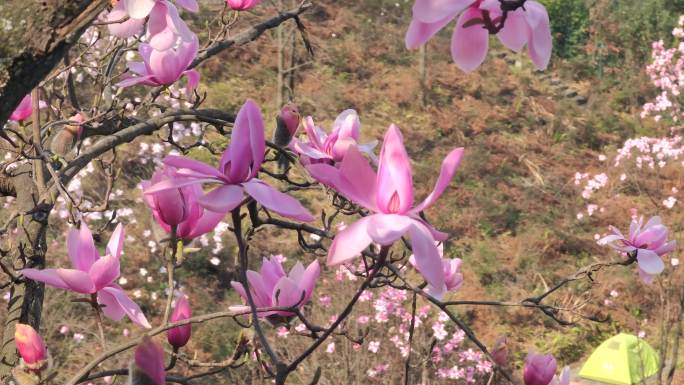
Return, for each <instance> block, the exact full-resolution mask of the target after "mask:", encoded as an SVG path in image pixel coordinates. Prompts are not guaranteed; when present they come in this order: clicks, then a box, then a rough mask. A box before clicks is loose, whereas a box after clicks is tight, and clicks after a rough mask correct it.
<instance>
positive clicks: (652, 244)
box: [599, 216, 677, 283]
mask: <svg viewBox="0 0 684 385" xmlns="http://www.w3.org/2000/svg"><path fill="white" fill-rule="evenodd" d="M643 222H644V218H643V217H641V218H639V221H638V222H637V221H635V220H633V221H632V222H631V224H630V226H629V236H628V237H625V236H624V235H622V233H621V232H620V230H618V229H617V228H615V227H613V226H610V232H611V234H610V235H607V236H605V237H603V238H602V239H601V240H599V243H600V244H610V247H612V248H613V249H615V250H618V251H620V252H623V253H636V258H637V263H638V264H639V275H640V276H641V278H642V280H644V282H646V283H651V282H652V281H653V279H654V278H655V276H656V275H658V274H660V273H662V271H663V270H664V269H665V264H664V263H663V261H662V260H661V259H660V257H661V256H663V255H665V254H667V253H669V252H671V251H672V250H674V248H675V246H676V245H677V241H670V242H667V234H668V230H667V227H665V226H664V225H663V224H662V222H661V220H660V217H658V216H655V217H653V218H651V219H649V220H648V222H646V226H644V227H643V228H642V225H643Z"/></svg>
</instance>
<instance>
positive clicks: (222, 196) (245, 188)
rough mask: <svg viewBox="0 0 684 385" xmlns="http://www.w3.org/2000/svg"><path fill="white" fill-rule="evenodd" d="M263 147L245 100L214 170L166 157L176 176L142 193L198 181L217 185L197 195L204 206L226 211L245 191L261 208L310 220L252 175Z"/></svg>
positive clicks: (258, 120)
mask: <svg viewBox="0 0 684 385" xmlns="http://www.w3.org/2000/svg"><path fill="white" fill-rule="evenodd" d="M265 146H266V145H265V141H264V120H263V117H262V115H261V111H259V107H258V106H257V104H256V103H254V102H253V101H252V100H248V101H247V102H246V103H245V104H244V105H243V106H242V108H240V111H239V112H238V114H237V117H236V118H235V124H234V126H233V132H232V135H231V141H230V145H229V146H228V148H227V149H226V151H225V152H224V153H223V156H222V157H221V161H220V162H219V167H218V169H216V168H213V167H211V166H209V165H207V164H206V163H202V162H200V161H197V160H194V159H190V158H186V157H181V156H167V157H166V158H165V159H164V163H165V164H167V165H169V166H172V167H177V168H178V173H177V176H178V178H175V179H173V180H164V181H162V182H159V183H157V184H155V185H154V186H151V187H150V188H149V189H148V190H147V191H146V192H145V193H146V194H151V193H156V192H158V191H164V190H168V189H175V188H180V187H183V186H188V185H192V184H199V183H213V184H219V187H217V188H215V189H214V190H212V191H211V192H209V193H207V194H206V195H203V196H201V197H199V198H198V201H199V203H200V204H201V205H202V206H203V207H204V208H206V209H208V210H211V211H215V212H220V213H227V212H229V211H231V210H233V209H234V208H236V207H238V206H239V205H240V204H241V203H242V200H243V199H244V193H245V192H246V193H247V194H249V195H250V196H251V197H252V198H254V200H256V201H257V202H259V203H261V204H262V205H263V206H264V207H266V208H267V209H269V210H271V211H274V212H276V213H278V214H280V215H282V216H285V217H289V218H293V219H297V220H301V221H312V220H313V219H314V218H313V217H312V216H311V214H310V213H309V211H308V210H307V209H305V208H304V207H303V206H302V205H301V204H300V203H299V201H297V200H296V199H294V198H292V197H291V196H289V195H287V194H284V193H281V192H280V191H278V190H276V189H275V188H273V187H271V186H270V185H268V184H267V183H266V182H264V181H262V180H260V179H258V178H256V176H257V173H258V172H259V169H260V167H261V163H262V162H263V160H264V150H265Z"/></svg>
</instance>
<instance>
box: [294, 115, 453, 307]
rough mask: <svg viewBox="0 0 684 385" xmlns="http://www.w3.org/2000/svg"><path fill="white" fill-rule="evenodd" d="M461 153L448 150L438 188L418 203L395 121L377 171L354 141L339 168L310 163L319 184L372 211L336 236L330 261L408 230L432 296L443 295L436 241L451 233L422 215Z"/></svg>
mask: <svg viewBox="0 0 684 385" xmlns="http://www.w3.org/2000/svg"><path fill="white" fill-rule="evenodd" d="M462 156H463V148H457V149H454V150H453V151H451V153H449V155H447V157H446V158H445V159H444V161H443V162H442V168H441V171H440V175H439V178H438V179H437V183H436V185H435V188H434V190H433V191H432V193H431V194H430V195H429V196H428V197H427V198H425V200H424V201H423V202H422V203H420V204H419V205H417V206H414V201H413V177H412V172H411V163H410V160H409V157H408V154H407V153H406V149H405V148H404V143H403V138H402V136H401V133H400V132H399V128H397V127H396V126H394V125H392V126H390V128H389V130H388V131H387V134H385V141H384V143H383V145H382V150H381V152H380V160H379V163H378V172H377V174H376V173H375V172H374V171H373V169H372V168H371V166H370V164H368V161H367V160H366V159H365V158H364V157H363V156H362V155H361V153H360V152H359V151H358V150H357V149H356V147H354V146H349V149H348V150H347V153H346V155H345V157H344V159H343V160H342V162H341V164H340V167H339V168H336V167H333V166H330V165H328V164H311V165H309V166H307V168H308V170H309V172H310V173H311V175H312V176H313V177H314V178H316V179H317V180H319V181H320V182H321V183H323V184H326V185H328V186H330V187H332V188H334V189H336V190H337V191H338V192H339V193H340V194H342V195H344V196H345V197H347V198H348V199H350V200H352V201H354V202H356V203H358V204H360V205H361V206H363V207H365V208H366V209H368V210H370V211H371V212H372V214H371V215H368V216H366V217H363V218H361V219H359V220H358V221H356V222H355V223H353V224H351V225H350V226H348V227H347V228H346V229H344V230H342V231H340V232H339V233H338V234H337V236H335V239H334V241H333V243H332V245H331V246H330V250H329V253H328V264H329V265H339V264H342V263H345V262H348V261H350V260H351V259H353V258H355V257H357V256H358V255H359V254H360V253H361V252H362V251H363V250H364V249H365V248H366V247H368V246H369V245H370V244H371V243H373V242H375V243H377V244H380V245H382V246H390V245H392V244H393V243H394V242H395V241H397V240H398V239H400V238H401V237H402V236H404V235H405V234H408V235H409V236H410V238H411V245H412V247H413V252H414V254H415V261H416V268H417V269H418V270H419V271H420V273H421V274H422V275H423V277H425V280H426V281H427V282H428V284H430V285H431V287H432V291H433V296H435V297H441V296H442V295H443V294H444V293H445V292H446V290H447V286H446V279H445V275H444V273H445V272H444V264H443V263H442V258H441V257H440V255H439V250H438V249H437V246H436V245H435V241H436V240H438V241H443V240H445V239H446V238H447V235H446V234H444V233H441V232H438V231H437V230H435V229H434V228H432V226H430V225H429V224H428V223H426V222H425V221H423V220H422V219H421V218H420V217H419V216H418V214H419V213H420V212H421V211H423V210H425V209H427V208H429V207H430V206H432V205H433V204H434V203H435V201H437V199H438V198H439V197H440V196H441V195H442V193H443V192H444V190H445V189H446V188H447V186H448V185H449V182H450V181H451V178H452V177H453V176H454V173H455V172H456V169H457V168H458V165H459V164H460V163H461V158H462Z"/></svg>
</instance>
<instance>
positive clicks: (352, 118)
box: [333, 110, 361, 140]
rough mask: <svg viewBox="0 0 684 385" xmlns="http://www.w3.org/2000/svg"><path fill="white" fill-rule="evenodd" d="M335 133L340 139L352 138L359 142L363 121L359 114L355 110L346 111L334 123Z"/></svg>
mask: <svg viewBox="0 0 684 385" xmlns="http://www.w3.org/2000/svg"><path fill="white" fill-rule="evenodd" d="M333 133H337V137H338V139H344V138H352V139H354V140H359V137H360V136H361V121H360V120H359V114H357V113H356V111H354V110H344V111H342V113H340V114H339V115H338V116H337V118H336V119H335V123H333Z"/></svg>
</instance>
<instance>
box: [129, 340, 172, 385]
mask: <svg viewBox="0 0 684 385" xmlns="http://www.w3.org/2000/svg"><path fill="white" fill-rule="evenodd" d="M129 375H130V377H131V383H132V384H156V385H166V370H165V369H164V350H163V349H162V348H161V346H159V344H157V343H156V342H154V340H152V338H150V337H148V336H145V337H143V339H142V341H141V342H140V344H138V347H137V348H136V349H135V356H134V360H133V362H131V367H130V374H129Z"/></svg>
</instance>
